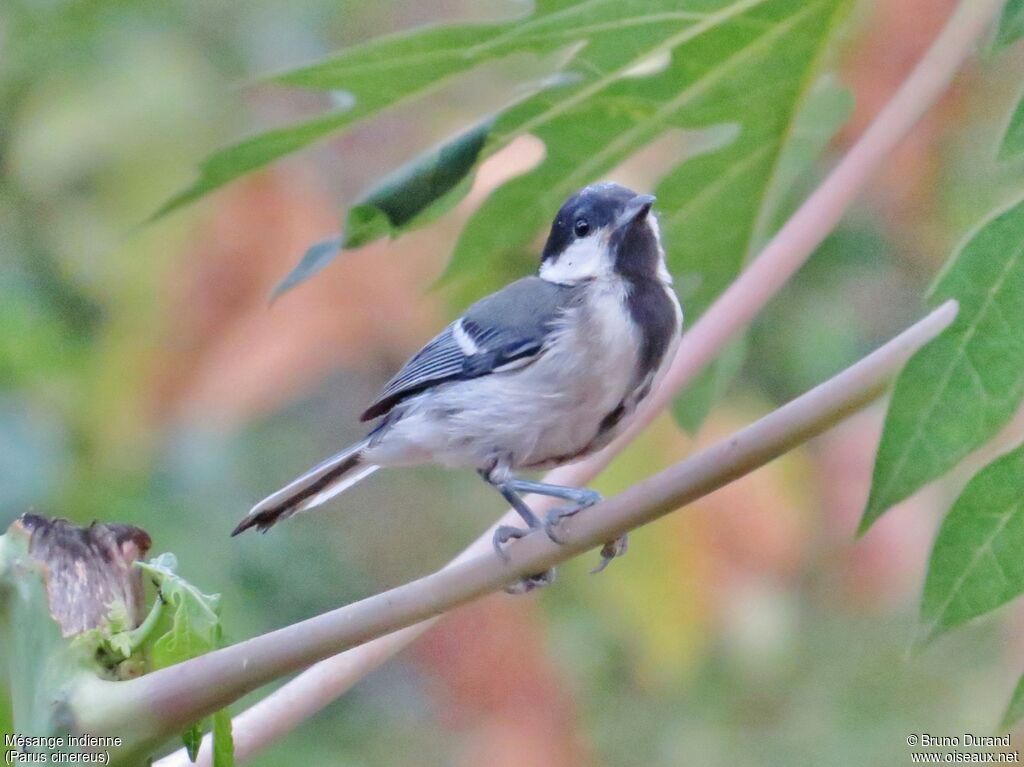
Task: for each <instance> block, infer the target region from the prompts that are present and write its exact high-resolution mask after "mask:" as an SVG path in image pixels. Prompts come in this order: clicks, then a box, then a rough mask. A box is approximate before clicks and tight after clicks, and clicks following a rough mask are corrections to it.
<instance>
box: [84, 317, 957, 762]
mask: <svg viewBox="0 0 1024 767" xmlns="http://www.w3.org/2000/svg"><path fill="white" fill-rule="evenodd" d="M955 316H956V303H955V302H953V301H950V302H947V303H946V304H943V306H941V307H940V308H939V309H937V310H936V311H934V312H932V313H931V314H930V315H928V316H927V317H925V318H924V319H923V320H921V321H920V322H918V323H917V324H915V325H913V326H912V327H911V328H909V329H908V330H906V331H904V332H903V333H901V334H900V335H899V336H897V337H896V338H895V339H893V340H892V341H890V342H889V343H887V344H885V346H883V347H881V348H880V349H878V350H877V351H875V352H874V353H872V354H870V355H868V356H867V357H865V358H864V359H862V360H861V361H859V362H857V363H856V364H854V365H853V366H852V367H849V368H847V369H846V370H845V371H843V372H842V373H840V374H839V375H837V376H835V377H834V378H832V379H830V380H828V381H826V382H825V383H823V384H821V385H819V386H817V387H816V388H814V389H812V390H811V391H809V392H807V393H806V394H804V395H802V396H800V397H798V398H797V399H795V400H793V401H792V402H790V403H789V404H787V405H784V406H783V407H781V408H779V409H778V410H776V411H774V412H773V413H771V414H770V415H768V416H766V417H764V418H762V419H761V420H760V421H757V422H756V423H754V424H752V425H750V426H748V427H746V428H745V429H743V430H741V431H739V432H737V433H736V434H734V435H733V436H732V437H729V438H728V439H725V440H723V441H721V442H719V443H717V444H715V445H713V446H711V447H709V448H707V449H706V450H703V451H701V452H699V453H697V454H695V455H693V456H691V457H689V458H687V459H686V460H684V461H681V462H680V463H677V464H676V465H675V466H672V467H671V468H669V469H666V470H665V471H663V472H661V473H659V474H656V475H655V476H653V477H650V478H649V479H647V480H644V481H643V482H640V483H638V484H636V485H634V486H633V487H631V488H629V489H628V490H626V491H625V492H623V493H620V494H619V495H617V496H615V497H613V498H610V499H608V500H606V501H603V502H601V503H599V504H597V505H596V506H593V507H591V508H589V509H587V511H586V513H584V514H579V515H577V516H575V517H572V518H570V519H569V520H567V522H566V524H565V525H564V528H563V529H561V530H560V533H562V534H563V536H564V540H565V543H564V544H561V545H559V544H555V543H553V542H552V541H551V540H550V539H549V538H548V537H547V536H546V535H544V534H543V532H541V533H540V534H532V535H529V536H527V537H526V538H523V539H521V540H519V541H517V542H516V543H515V544H513V545H512V546H510V547H509V548H508V551H507V554H508V557H507V561H506V560H505V559H502V558H501V557H499V556H498V555H497V554H496V553H495V552H493V551H488V552H486V553H484V554H478V555H474V556H471V557H466V558H465V559H464V560H463V561H461V562H459V563H454V564H452V565H449V566H448V567H445V568H444V569H442V570H439V571H438V572H436V573H433V574H432V575H428V576H426V577H423V578H419V579H418V580H415V581H412V582H410V583H407V584H405V585H403V586H399V587H397V588H394V589H391V590H390V591H385V592H383V593H381V594H377V595H376V596H372V597H368V598H367V599H363V600H361V601H359V602H355V603H353V604H350V605H346V606H345V607H341V608H338V609H337V610H332V611H331V612H328V613H324V614H323V615H319V616H317V617H315V618H310V619H308V620H305V621H301V622H300V623H295V624H293V625H291V626H287V627H285V628H282V629H278V630H277V631H272V632H270V633H268V634H264V635H262V636H258V637H254V638H253V639H248V640H246V641H243V642H239V643H238V644H235V645H232V646H230V647H226V648H224V649H222V650H215V651H214V652H211V653H209V654H207V655H203V656H200V657H198V658H195V659H193V660H190V661H186V662H184V663H180V664H178V665H176V666H172V667H170V668H165V669H161V670H159V671H155V672H153V673H151V674H147V675H146V676H143V677H140V678H138V679H133V680H130V681H126V682H97V683H95V684H94V685H92V686H90V687H87V688H84V689H83V690H82V691H81V692H79V693H78V695H76V697H75V698H74V699H73V700H72V706H73V709H74V710H75V711H76V712H78V713H79V716H78V719H77V720H76V723H75V724H76V729H79V730H81V731H84V732H101V733H116V732H119V730H120V729H121V727H119V723H120V722H123V721H124V719H123V718H122V717H125V716H127V715H128V714H129V712H131V716H130V719H133V720H138V719H140V718H141V719H142V720H143V721H150V722H157V723H158V724H157V726H156V730H157V731H156V732H154V733H150V737H156V738H163V737H168V736H170V735H172V734H173V733H175V732H178V731H180V730H182V729H184V728H185V727H186V726H187V725H188V724H189V723H191V722H194V721H196V720H198V719H200V718H202V717H204V716H207V715H208V714H211V713H213V712H214V711H217V710H218V709H220V708H223V707H224V706H226V705H228V704H229V703H231V702H233V701H235V700H237V699H238V698H240V697H241V696H242V695H245V694H246V693H248V692H251V691H252V690H255V689H256V688H258V687H260V686H262V685H264V684H266V683H268V682H270V681H272V680H274V679H276V678H278V677H280V676H282V675H284V674H288V673H291V672H293V671H297V670H299V669H302V668H305V667H307V666H309V665H311V664H313V663H315V662H316V661H318V660H322V659H323V658H326V657H328V656H330V655H332V654H334V653H336V652H337V651H338V649H339V648H351V647H356V646H358V645H362V644H364V643H366V642H369V641H370V640H372V639H374V638H375V637H380V636H384V635H386V634H388V633H389V632H393V631H397V630H399V629H405V628H407V627H409V626H412V625H413V624H415V623H417V622H420V621H423V620H425V619H427V618H431V617H433V616H436V615H440V614H441V613H443V612H445V611H447V610H450V609H452V608H454V607H458V606H459V605H462V604H465V603H466V602H468V601H470V600H473V599H476V598H478V597H481V596H483V595H485V594H489V593H490V592H493V591H497V590H498V589H500V588H502V587H503V586H506V585H508V584H510V583H512V582H514V581H516V580H517V579H518V578H520V577H522V576H524V575H526V574H528V573H536V572H542V571H544V570H546V569H547V568H549V567H554V566H555V565H557V564H559V563H560V562H564V561H565V560H567V559H569V558H571V557H573V556H575V555H577V554H580V553H582V552H584V551H587V550H589V549H592V548H594V547H596V546H600V545H601V544H602V543H603V542H604V541H608V540H611V539H613V538H616V537H618V536H620V535H622V534H624V533H626V532H629V531H630V530H632V529H634V528H636V527H639V526H640V525H644V524H647V523H648V522H651V521H653V520H655V519H657V518H658V517H661V516H663V515H665V514H667V513H669V512H670V511H672V510H674V509H677V508H679V507H681V506H684V505H686V504H688V503H690V502H692V501H694V500H696V499H697V498H700V497H701V496H703V495H706V494H707V493H710V492H711V491H712V490H715V489H717V488H719V487H722V486H723V485H725V484H727V483H728V482H731V481H732V480H734V479H736V478H737V477H740V476H743V475H744V474H747V473H749V472H751V471H753V470H754V469H756V468H757V467H759V466H762V465H764V464H765V463H767V462H769V461H771V460H772V459H774V458H776V457H777V456H779V455H781V454H783V453H785V452H786V451H788V450H790V449H791V448H793V447H794V446H796V445H798V444H800V443H802V442H804V441H805V440H807V439H808V438H810V437H812V436H814V435H816V434H820V433H821V432H822V431H824V430H825V429H827V428H828V427H829V426H831V425H832V424H834V423H836V422H837V421H839V420H840V419H842V418H844V417H845V416H847V415H848V414H850V413H851V412H853V411H854V410H856V409H858V408H860V407H863V406H864V405H865V404H866V403H868V402H869V401H871V400H872V399H874V398H875V397H877V396H878V395H879V394H880V393H881V392H882V391H883V389H884V387H885V385H886V383H887V382H888V380H889V378H890V377H891V376H892V375H893V374H895V373H896V372H897V371H898V370H899V369H900V367H902V365H903V364H904V363H905V362H906V361H907V360H908V359H909V358H910V356H911V355H912V354H913V353H914V352H916V351H917V350H918V349H919V348H921V346H923V345H924V344H926V343H927V342H928V341H930V340H931V339H933V338H935V336H936V335H938V334H939V333H941V332H942V330H943V329H945V328H946V327H947V326H948V325H949V324H950V323H951V322H952V321H953V318H954V317H955ZM113 688H116V690H115V689H113ZM114 698H116V703H113V702H112V699H114ZM128 745H129V747H132V746H134V745H136V744H128Z"/></svg>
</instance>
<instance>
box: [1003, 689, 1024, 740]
mask: <svg viewBox="0 0 1024 767" xmlns="http://www.w3.org/2000/svg"><path fill="white" fill-rule="evenodd" d="M1022 718H1024V676H1022V677H1021V678H1020V679H1019V680H1018V681H1017V687H1016V688H1015V689H1014V691H1013V695H1011V696H1010V702H1009V704H1007V706H1006V713H1005V714H1003V721H1002V722H1000V724H999V729H1000V730H1004V731H1006V730H1009V729H1010V728H1011V727H1013V725H1015V724H1017V722H1019V721H1020V720H1021V719H1022Z"/></svg>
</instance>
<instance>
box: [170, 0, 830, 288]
mask: <svg viewBox="0 0 1024 767" xmlns="http://www.w3.org/2000/svg"><path fill="white" fill-rule="evenodd" d="M841 5H845V0H818V2H811V3H804V2H799V1H798V0H731V1H730V0H688V1H687V0H684V2H679V0H618V1H616V2H612V1H611V0H547V1H542V2H539V3H538V4H537V6H536V9H535V11H534V13H533V15H532V16H529V17H527V18H525V19H522V20H516V21H512V22H508V23H504V24H492V25H478V26H472V27H467V26H456V27H444V28H433V29H427V30H421V31H419V32H415V33H412V34H410V35H399V36H394V37H390V38H385V39H383V40H378V41H371V42H370V43H367V44H365V45H363V46H359V47H358V48H354V49H352V50H350V51H346V52H344V53H342V54H341V55H340V56H337V57H335V58H333V59H332V60H330V61H327V62H325V63H323V64H319V65H314V66H312V67H307V68H305V69H303V70H300V71H298V72H293V73H290V74H287V75H285V76H283V77H282V78H280V80H281V82H284V83H287V84H291V85H300V86H302V87H307V88H317V89H325V90H336V89H339V88H344V89H347V90H348V91H349V92H350V94H351V97H352V98H353V99H354V105H353V106H352V107H351V108H350V109H349V111H348V112H346V113H344V115H342V116H340V117H339V116H336V115H335V116H328V118H329V120H341V121H342V122H340V123H338V122H334V123H331V124H329V125H328V124H316V125H313V126H312V127H311V126H310V125H309V124H305V125H303V126H300V130H301V131H302V136H301V142H305V143H308V141H309V140H313V138H311V136H313V134H316V136H315V137H319V136H320V135H326V133H328V132H330V131H331V130H339V129H343V128H345V127H347V126H349V125H351V124H352V121H354V120H356V119H362V118H364V117H367V116H369V115H370V114H372V113H375V112H377V111H379V110H381V109H383V108H384V107H385V106H388V105H390V104H393V103H397V102H399V101H401V100H403V99H406V98H408V97H410V96H412V95H416V94H419V93H423V92H425V91H426V90H427V89H429V88H431V87H434V86H435V85H436V83H438V82H440V81H441V80H443V79H445V78H447V77H450V76H452V75H454V74H457V73H459V72H465V71H467V70H468V69H470V68H472V67H474V66H476V65H478V64H481V63H484V62H486V61H488V60H493V59H496V58H500V57H504V56H509V55H512V54H523V53H528V54H534V55H547V54H550V53H552V52H554V51H564V52H565V53H564V55H565V56H566V62H565V63H564V66H563V70H562V75H563V76H562V77H555V78H552V79H551V80H550V81H549V83H548V84H549V85H550V86H551V87H549V88H547V89H543V90H541V91H540V92H536V93H534V94H532V95H530V96H527V97H525V98H522V99H520V100H519V101H518V102H517V103H516V104H515V105H514V106H512V107H510V108H508V109H507V110H506V111H505V112H504V113H502V114H501V115H500V116H499V117H498V118H497V120H496V121H495V124H494V127H493V129H492V130H491V132H490V134H489V135H488V137H487V140H486V143H485V145H484V146H483V148H482V149H481V150H480V151H479V152H478V154H477V156H476V157H475V158H474V161H473V162H472V163H463V164H460V163H453V164H452V165H450V166H445V167H444V169H443V170H444V172H445V174H446V183H445V184H442V185H438V187H437V189H436V190H435V191H434V193H435V194H440V195H441V196H442V197H443V198H444V205H445V206H450V205H451V204H453V203H454V201H455V200H456V199H457V198H458V197H459V196H461V194H463V193H464V191H465V189H467V188H468V183H467V180H468V178H469V177H470V175H471V173H472V170H473V168H474V167H475V165H477V164H479V162H480V161H482V160H483V159H484V158H485V157H487V156H489V155H490V154H492V153H493V152H495V151H497V150H498V149H500V148H501V147H503V146H504V145H506V144H507V143H508V142H509V141H511V140H512V139H513V138H515V137H516V136H518V135H521V134H522V133H536V134H538V135H539V136H540V137H541V138H542V139H543V140H544V141H545V143H546V145H547V149H548V160H547V162H545V163H544V164H543V166H542V169H540V170H541V172H540V173H536V174H531V175H530V176H529V177H528V178H525V179H520V181H521V182H522V183H520V184H516V182H513V183H512V184H510V185H506V187H505V188H503V189H502V190H501V193H499V194H498V195H494V196H492V198H491V200H489V201H488V205H486V206H485V210H484V211H482V212H481V214H480V215H478V216H477V217H476V218H475V219H474V222H475V223H474V224H472V225H471V226H470V228H469V230H468V233H467V234H466V235H465V236H464V237H463V238H462V239H461V240H460V247H459V250H458V251H457V254H456V258H455V259H454V263H455V265H456V267H458V266H459V264H460V263H461V262H462V260H463V258H465V257H466V256H467V255H468V256H469V257H470V260H471V261H476V260H477V259H479V260H480V261H482V263H480V264H477V268H476V274H477V276H479V275H487V276H486V277H484V281H486V282H488V284H487V285H486V288H490V287H493V286H494V285H495V284H496V283H497V282H500V281H501V280H502V279H503V278H505V277H507V276H512V275H518V274H519V273H521V271H522V269H521V268H520V267H521V266H522V265H523V264H524V262H525V259H523V258H522V254H523V253H524V252H525V250H526V248H525V245H526V244H527V243H528V242H529V240H530V238H531V237H532V235H533V234H534V233H535V231H536V230H537V228H538V227H540V226H542V225H543V224H544V223H545V222H546V221H547V220H548V219H550V217H551V213H552V211H553V210H554V209H556V208H557V206H558V204H560V203H561V201H562V199H563V198H564V197H565V196H566V195H567V194H568V193H569V192H571V191H572V190H573V189H574V188H575V187H577V186H582V185H583V184H585V183H586V182H588V181H590V180H593V179H594V178H596V177H598V176H600V175H601V174H603V173H606V172H607V170H608V169H610V168H611V167H613V166H614V165H615V164H617V163H618V162H619V161H621V160H622V159H623V158H625V157H626V156H628V155H629V154H631V153H632V152H634V151H636V150H637V149H639V148H641V147H642V146H644V145H645V144H647V143H649V142H650V141H652V140H654V139H655V138H657V136H658V134H659V133H661V132H663V131H664V130H665V129H666V128H667V127H669V126H674V125H680V124H682V126H683V127H684V128H687V129H690V128H693V127H694V125H697V126H702V127H706V126H709V125H715V124H718V123H725V124H730V123H733V124H742V128H743V130H744V131H745V134H744V136H746V137H745V138H743V140H741V141H739V142H738V147H737V151H739V152H756V156H755V157H753V158H751V157H749V156H747V155H744V156H743V157H742V158H740V159H739V160H737V159H736V158H735V157H731V156H730V155H723V156H722V157H721V158H720V164H719V167H720V168H725V169H726V170H731V173H727V178H726V179H725V181H724V183H723V181H721V180H718V181H717V184H718V186H719V187H721V189H720V190H719V191H720V195H721V197H723V198H726V199H728V197H729V195H732V194H734V193H735V189H736V188H739V189H744V188H746V185H747V184H746V182H747V181H748V180H749V179H748V178H747V174H748V173H752V174H754V176H755V178H756V179H757V180H758V181H761V180H765V179H766V178H767V177H769V176H770V175H771V168H772V167H773V164H774V163H773V160H774V156H775V154H776V152H777V149H778V146H779V145H780V144H781V143H782V141H781V134H782V132H783V131H782V129H781V128H779V126H780V124H781V125H782V126H785V125H786V124H787V122H788V121H789V119H790V118H791V110H792V108H794V106H795V103H796V98H795V97H792V98H791V97H790V96H791V95H792V94H798V93H800V92H802V91H803V89H804V87H805V84H806V77H807V75H808V73H809V72H810V71H811V70H812V69H813V63H814V61H816V57H817V54H818V52H819V51H820V48H821V46H822V44H823V42H824V40H825V38H826V37H827V36H828V35H827V33H828V31H829V29H830V25H831V22H832V19H833V18H834V15H835V11H836V9H837V8H838V7H839V6H841ZM668 56H671V61H670V64H669V67H668V70H666V71H662V72H655V73H654V74H648V75H646V76H640V73H641V72H642V71H643V67H645V66H647V65H648V64H650V62H652V61H657V60H658V59H659V57H666V58H667V57H668ZM654 69H657V68H656V67H654ZM650 70H651V67H647V71H650ZM555 86H558V87H555ZM750 104H756V105H757V107H756V109H752V108H750V106H749V105H750ZM747 118H749V119H747ZM747 134H749V135H747ZM765 136H767V137H768V140H769V141H770V140H771V139H772V137H774V139H775V142H774V143H775V146H769V147H762V146H761V145H762V144H763V143H764V142H763V141H762V139H764V137H765ZM315 137H314V138H315ZM260 138H261V137H257V139H254V140H253V141H255V142H256V144H255V145H254V144H253V143H252V142H246V144H245V145H243V146H242V147H241V148H235V149H232V150H228V151H227V153H220V154H218V155H217V156H215V157H214V158H211V166H215V167H211V168H208V169H207V170H208V171H210V172H208V173H206V174H205V176H204V178H203V179H200V182H199V183H198V184H197V185H196V187H194V188H193V189H191V190H188V191H187V192H186V193H185V194H184V196H183V197H182V198H180V199H192V198H194V197H195V196H196V195H197V194H202V193H205V192H206V191H208V190H209V189H211V188H214V187H216V186H219V185H220V184H222V183H225V182H226V181H227V180H230V177H231V174H232V173H235V175H236V176H237V175H238V174H237V173H236V172H235V170H237V169H232V164H233V163H239V162H240V161H241V166H242V167H244V169H245V170H248V169H251V168H252V167H254V165H258V164H259V163H264V164H265V162H266V161H267V160H268V159H270V157H271V155H274V154H275V152H276V151H277V150H276V148H277V147H282V148H283V149H284V152H287V151H291V150H292V149H293V148H294V147H293V146H292V145H291V144H290V142H291V140H292V139H291V137H290V136H289V135H288V134H287V132H285V133H281V132H277V134H276V135H275V136H274V139H273V141H272V142H271V143H272V144H274V146H273V147H271V148H269V149H268V148H267V147H262V146H260V145H259V140H260ZM741 138H742V137H741ZM752 146H754V147H756V150H754V149H752V148H751V147H752ZM284 152H281V153H278V156H280V154H283V153H284ZM235 155H240V156H241V157H238V156H235ZM254 159H255V160H256V161H257V162H255V163H254V162H253V160H254ZM744 162H746V163H747V164H746V165H743V167H742V168H740V167H737V165H738V164H739V165H742V164H743V163H744ZM750 166H756V167H750ZM551 168H561V170H560V171H557V172H556V173H555V175H556V176H557V178H554V179H552V178H550V173H551ZM694 170H695V171H696V172H697V174H698V176H699V178H698V181H700V180H703V182H704V183H698V184H697V185H696V186H697V190H698V192H699V191H700V190H701V189H703V188H704V187H705V186H708V185H710V184H712V183H714V182H716V179H715V178H714V175H713V174H714V173H715V171H716V167H714V166H706V167H704V168H695V169H694ZM214 171H215V172H214ZM567 172H568V175H566V173H567ZM460 174H461V177H460ZM207 177H208V178H207ZM761 177H763V178H761ZM409 180H411V181H413V182H416V183H418V178H417V177H416V175H415V174H414V175H412V176H410V177H409ZM693 180H694V179H692V178H690V177H684V178H682V179H677V180H675V182H674V184H672V185H670V186H675V187H677V188H679V187H681V186H682V185H683V184H688V183H691V182H692V181H693ZM765 183H766V181H765ZM733 185H735V186H733ZM753 186H754V187H757V188H755V189H754V195H755V196H756V195H757V194H759V193H760V192H761V191H763V190H762V189H761V188H760V187H758V184H757V183H754V184H753ZM407 193H408V190H406V189H403V188H402V187H401V186H398V187H396V188H394V189H393V190H390V191H389V195H388V196H389V198H390V199H389V205H390V206H391V207H392V209H394V203H398V202H399V201H400V199H401V197H402V195H404V194H407ZM502 193H504V194H502ZM413 196H414V197H418V199H417V201H416V204H415V205H413V206H411V207H412V209H414V210H415V211H426V210H428V209H432V206H433V205H434V202H433V201H431V200H430V199H429V195H426V196H425V195H422V194H419V195H413ZM683 196H684V197H685V196H686V193H683ZM713 196H716V197H717V196H718V195H717V194H716V195H713ZM747 197H748V196H747V195H741V198H742V200H741V202H746V201H747ZM179 201H180V200H179ZM684 201H685V200H684ZM739 207H742V205H740V206H739ZM381 211H382V209H381V208H380V207H374V208H372V209H371V210H366V209H365V208H361V206H358V205H357V207H356V210H355V211H354V212H353V214H352V221H350V224H351V226H347V227H346V229H350V230H352V233H351V234H349V235H347V236H348V237H349V238H350V239H349V242H350V243H362V242H366V241H367V240H368V239H369V238H372V237H375V236H380V235H382V234H385V233H391V234H394V233H395V226H394V221H395V220H396V219H395V218H394V217H390V216H386V215H381ZM510 211H514V212H515V214H514V215H510V213H509V212H510ZM403 218H404V217H403ZM428 219H429V216H426V217H424V216H422V215H418V214H417V215H414V216H413V217H412V218H408V219H407V220H404V223H402V224H400V225H399V227H398V228H399V229H403V230H404V229H407V228H410V227H412V226H415V225H417V224H418V223H421V222H422V221H424V220H428ZM495 223H497V224H499V226H493V227H492V225H493V224H495ZM685 224H686V221H685V220H684V221H682V222H680V224H679V225H680V226H685ZM721 228H722V229H724V230H727V231H731V230H732V228H733V227H721ZM737 228H738V229H743V227H737ZM489 229H493V231H490V232H488V231H487V230H489ZM481 230H484V231H483V232H482V234H483V236H474V235H481ZM748 233H749V232H748ZM741 235H742V233H741ZM713 240H714V238H712V241H713ZM494 245H496V247H492V246H494ZM510 256H511V258H510ZM517 257H518V258H517ZM709 260H710V259H709ZM495 267H497V268H495ZM457 270H458V269H457ZM491 275H493V277H494V279H490V276H491ZM720 283H721V279H719V280H717V281H716V285H717V284H720ZM708 290H709V292H710V291H711V288H709V289H708ZM477 292H483V291H482V290H478V291H477Z"/></svg>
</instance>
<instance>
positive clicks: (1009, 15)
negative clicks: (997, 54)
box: [993, 0, 1024, 50]
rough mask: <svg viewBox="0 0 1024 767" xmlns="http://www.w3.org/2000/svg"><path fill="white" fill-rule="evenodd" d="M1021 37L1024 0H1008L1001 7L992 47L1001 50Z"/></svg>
mask: <svg viewBox="0 0 1024 767" xmlns="http://www.w3.org/2000/svg"><path fill="white" fill-rule="evenodd" d="M1021 37H1024V0H1009V2H1007V4H1006V5H1005V6H1004V7H1003V15H1002V17H1001V18H1000V19H999V27H998V28H997V29H996V39H995V43H994V45H993V47H994V48H995V49H996V50H1002V49H1003V48H1006V47H1007V46H1008V45H1012V44H1013V43H1015V42H1017V41H1018V40H1020V38H1021Z"/></svg>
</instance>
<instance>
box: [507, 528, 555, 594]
mask: <svg viewBox="0 0 1024 767" xmlns="http://www.w3.org/2000/svg"><path fill="white" fill-rule="evenodd" d="M532 532H533V530H525V529H523V528H522V527H512V526H511V525H501V526H500V527H499V528H497V529H496V530H495V531H494V537H493V538H491V543H492V545H493V546H494V550H495V551H496V552H497V553H498V556H499V557H501V558H502V559H503V560H504V561H505V562H508V561H509V556H508V554H507V553H506V552H505V548H504V547H505V544H506V543H508V542H509V541H513V540H517V539H519V538H525V537H526V536H528V535H529V534H530V533H532ZM554 581H555V568H553V567H552V568H550V569H549V570H545V571H544V572H543V573H536V574H535V575H527V576H526V577H525V578H522V579H520V580H518V581H516V582H515V583H513V584H512V585H511V586H506V587H505V593H507V594H526V593H528V592H530V591H533V590H534V589H539V588H543V587H544V586H549V585H551V584H552V583H554Z"/></svg>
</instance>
